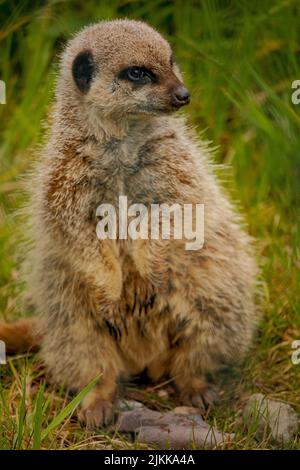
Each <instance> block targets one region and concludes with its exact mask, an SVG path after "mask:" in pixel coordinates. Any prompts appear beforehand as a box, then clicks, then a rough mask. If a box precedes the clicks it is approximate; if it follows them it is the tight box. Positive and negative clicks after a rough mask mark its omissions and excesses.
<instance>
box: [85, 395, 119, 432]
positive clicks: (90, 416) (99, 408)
mask: <svg viewBox="0 0 300 470" xmlns="http://www.w3.org/2000/svg"><path fill="white" fill-rule="evenodd" d="M78 418H79V421H80V422H81V423H82V424H83V425H85V426H86V427H87V428H88V429H95V428H101V427H103V426H108V425H109V424H110V423H111V422H112V420H113V405H112V403H111V402H110V401H108V400H102V399H100V398H99V399H97V400H95V401H93V402H92V403H89V404H88V405H84V404H83V405H82V408H81V410H80V411H79V413H78Z"/></svg>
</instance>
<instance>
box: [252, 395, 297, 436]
mask: <svg viewBox="0 0 300 470" xmlns="http://www.w3.org/2000/svg"><path fill="white" fill-rule="evenodd" d="M243 421H244V423H245V424H246V426H247V427H248V428H251V427H254V426H255V427H256V428H257V431H256V434H257V437H261V436H262V435H263V433H264V432H265V431H266V430H269V431H270V433H271V435H272V437H273V439H275V440H276V441H277V442H283V443H287V442H289V441H290V440H291V439H292V438H293V436H294V434H295V433H296V431H297V429H298V425H299V417H298V415H297V413H296V412H295V411H294V410H293V408H292V407H291V406H290V405H288V404H287V403H284V402H281V401H275V400H269V399H268V398H267V397H266V396H265V395H263V394H261V393H255V394H254V395H252V396H251V397H250V398H249V400H248V403H247V404H246V406H245V408H244V412H243Z"/></svg>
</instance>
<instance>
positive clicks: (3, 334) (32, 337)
mask: <svg viewBox="0 0 300 470" xmlns="http://www.w3.org/2000/svg"><path fill="white" fill-rule="evenodd" d="M38 324H39V319H38V318H37V317H30V318H22V319H20V320H17V321H15V322H12V323H4V322H0V340H1V341H4V343H5V346H6V351H7V353H9V354H11V353H21V352H25V351H32V350H36V349H38V348H39V346H40V344H41V335H40V334H39V333H38Z"/></svg>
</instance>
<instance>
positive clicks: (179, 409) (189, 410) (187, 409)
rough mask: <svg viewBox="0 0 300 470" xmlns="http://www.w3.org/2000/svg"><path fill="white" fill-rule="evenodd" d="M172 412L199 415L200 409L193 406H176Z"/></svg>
mask: <svg viewBox="0 0 300 470" xmlns="http://www.w3.org/2000/svg"><path fill="white" fill-rule="evenodd" d="M172 411H173V413H177V414H181V415H199V414H200V411H199V408H195V407H194V406H176V408H174V410H172Z"/></svg>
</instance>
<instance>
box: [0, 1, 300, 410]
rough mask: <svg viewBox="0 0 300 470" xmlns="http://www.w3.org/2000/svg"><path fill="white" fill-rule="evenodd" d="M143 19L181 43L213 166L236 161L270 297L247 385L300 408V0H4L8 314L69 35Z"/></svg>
mask: <svg viewBox="0 0 300 470" xmlns="http://www.w3.org/2000/svg"><path fill="white" fill-rule="evenodd" d="M116 17H118V18H120V17H128V18H134V19H143V20H145V21H147V22H149V23H150V24H151V25H152V26H154V27H156V28H157V29H158V30H159V31H160V32H161V33H162V34H163V35H164V36H165V37H166V38H167V39H168V40H169V41H170V42H171V44H172V46H173V48H174V51H175V55H176V58H177V62H178V63H179V64H180V66H181V68H182V70H183V73H184V79H185V83H186V85H187V86H188V88H189V89H190V91H191V95H192V101H191V104H190V105H189V107H188V108H186V109H185V110H184V112H185V113H186V114H188V116H189V121H190V123H191V124H193V125H194V126H196V128H197V129H198V132H199V136H201V137H202V138H203V139H205V140H209V141H211V142H212V145H213V147H216V150H215V160H216V161H217V162H218V163H224V164H229V165H230V168H231V169H230V170H228V169H226V170H225V169H224V174H222V172H221V175H220V176H221V179H222V180H225V181H224V184H225V185H226V186H227V187H228V191H230V192H231V194H232V197H233V198H234V199H236V200H238V201H239V203H240V207H241V208H242V211H243V212H244V213H245V214H246V219H247V222H248V225H249V231H250V232H251V234H252V235H254V236H255V237H256V238H257V253H258V259H259V261H260V263H261V265H262V284H263V290H264V293H265V299H264V301H263V305H262V310H263V314H264V317H263V320H262V322H261V325H260V330H259V334H258V337H257V343H256V346H255V348H254V350H253V352H252V355H251V357H250V359H249V361H248V363H247V364H246V366H245V368H244V377H245V381H246V388H247V389H248V388H249V389H251V388H254V390H255V391H257V390H258V388H259V390H260V391H262V392H264V393H271V394H272V395H273V396H274V397H275V398H282V399H285V400H288V401H289V402H290V403H292V404H294V406H296V407H298V409H300V396H299V386H300V365H299V366H295V365H293V364H292V363H291V359H290V358H291V342H292V341H293V340H295V339H300V300H299V291H300V284H299V280H300V275H299V267H300V259H299V240H300V236H299V235H300V234H299V227H300V224H299V218H300V211H299V208H300V204H299V203H300V199H299V190H298V184H299V177H300V141H299V130H300V104H299V105H298V106H296V105H293V104H292V102H291V94H292V89H291V84H292V82H293V80H296V79H300V2H299V1H298V0H277V1H271V0H260V1H258V0H254V1H250V0H249V1H246V0H236V1H232V0H231V1H230V0H203V1H201V0H191V1H184V0H175V1H167V0H152V1H151V2H149V1H135V0H118V1H115V0H109V1H107V0H102V1H89V0H87V1H83V0H81V1H79V0H70V1H68V0H56V1H46V0H45V1H35V0H26V1H16V0H9V1H7V0H0V24H1V30H0V79H1V80H4V81H5V82H6V87H7V95H6V101H7V104H6V105H0V168H1V170H0V199H1V208H0V315H1V316H3V317H5V318H11V317H13V316H14V315H19V314H24V312H20V311H19V310H18V302H17V293H18V291H19V289H20V288H21V286H20V283H19V282H18V280H19V261H18V256H17V255H16V253H17V246H18V240H19V238H20V236H21V234H22V230H23V228H22V224H20V223H19V222H18V218H17V217H16V213H15V210H16V209H17V208H18V207H20V205H21V204H22V201H23V199H24V196H23V194H22V182H21V180H20V175H23V174H24V172H25V171H26V170H27V169H28V167H29V166H30V162H31V161H32V159H33V157H34V152H35V151H36V147H37V145H38V144H39V142H41V140H42V136H43V125H42V123H43V120H44V119H46V116H47V111H48V109H49V103H50V102H51V98H52V96H53V85H54V81H55V71H56V64H57V57H58V54H59V52H60V51H61V50H62V48H63V46H64V44H65V43H66V41H67V40H68V38H69V37H70V36H71V35H72V34H73V33H74V32H76V31H77V30H78V29H80V28H81V27H82V26H84V25H86V24H88V23H91V22H95V21H98V20H101V19H111V18H116Z"/></svg>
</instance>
